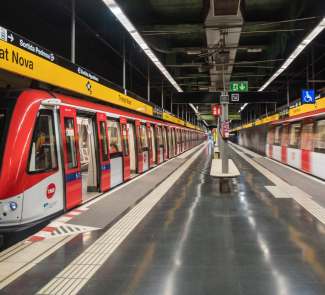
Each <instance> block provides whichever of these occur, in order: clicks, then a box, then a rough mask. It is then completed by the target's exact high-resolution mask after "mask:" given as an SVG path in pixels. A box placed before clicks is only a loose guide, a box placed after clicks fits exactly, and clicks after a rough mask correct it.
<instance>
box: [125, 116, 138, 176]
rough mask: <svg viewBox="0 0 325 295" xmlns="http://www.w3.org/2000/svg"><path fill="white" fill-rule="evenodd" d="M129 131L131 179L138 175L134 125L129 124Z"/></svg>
mask: <svg viewBox="0 0 325 295" xmlns="http://www.w3.org/2000/svg"><path fill="white" fill-rule="evenodd" d="M127 131H128V132H127V134H128V143H129V154H130V177H131V178H132V177H134V176H135V175H136V173H137V157H136V136H135V125H134V123H131V122H128V123H127Z"/></svg>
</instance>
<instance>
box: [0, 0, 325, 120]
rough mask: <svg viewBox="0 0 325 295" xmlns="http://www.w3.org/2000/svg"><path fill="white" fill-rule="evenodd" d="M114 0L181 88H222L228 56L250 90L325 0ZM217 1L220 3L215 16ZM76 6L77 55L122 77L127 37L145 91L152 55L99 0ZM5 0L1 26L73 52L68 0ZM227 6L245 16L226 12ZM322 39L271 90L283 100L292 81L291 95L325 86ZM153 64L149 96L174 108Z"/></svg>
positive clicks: (130, 72)
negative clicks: (146, 52) (324, 81)
mask: <svg viewBox="0 0 325 295" xmlns="http://www.w3.org/2000/svg"><path fill="white" fill-rule="evenodd" d="M117 2H118V3H119V4H120V6H121V7H122V8H123V10H124V11H125V13H126V14H127V15H128V17H129V18H130V20H131V21H132V22H133V23H134V25H135V26H136V27H137V29H138V30H139V32H140V33H141V34H142V36H143V37H144V38H145V40H146V41H147V42H148V44H149V45H150V46H151V48H152V49H153V51H154V52H155V53H156V55H157V56H158V57H159V58H160V60H161V61H162V63H163V64H164V65H165V66H166V68H167V69H168V70H169V71H170V73H171V74H172V76H173V77H174V78H175V79H176V81H177V82H178V83H179V84H180V86H181V87H182V88H183V89H184V91H207V90H222V89H220V88H221V85H222V83H220V82H221V81H220V79H221V77H222V76H221V75H220V74H221V67H220V64H226V66H225V67H224V69H225V70H224V72H225V77H226V81H231V80H233V81H234V80H245V81H248V82H249V88H250V90H251V91H256V90H258V88H259V87H261V86H262V85H263V84H264V82H265V81H266V80H267V79H268V78H269V77H270V76H271V75H272V74H273V73H274V72H275V71H276V70H277V69H278V68H279V66H280V65H281V64H282V63H283V61H284V60H285V59H286V58H287V57H288V56H289V54H290V53H291V52H292V51H293V50H294V49H295V48H296V46H297V45H298V44H299V43H300V42H301V40H302V39H303V38H304V36H305V35H306V34H308V33H309V31H311V29H312V28H313V27H314V26H315V25H316V24H317V23H318V22H319V21H320V19H321V18H322V17H323V16H325V1H322V0H242V1H239V0H215V1H213V0H212V1H210V0H117ZM212 2H214V3H215V9H214V10H213V14H214V16H213V17H212V16H211V13H212V12H211V10H212V7H211V6H210V5H211V3H212ZM76 6H77V11H76V12H77V39H76V41H77V52H76V54H77V59H76V62H77V63H78V64H80V65H81V66H84V67H86V68H88V69H90V70H92V71H94V72H95V73H97V74H100V75H102V76H103V77H105V78H107V79H109V80H111V81H112V82H114V83H117V84H119V85H122V52H123V40H125V42H126V56H127V88H128V89H130V90H131V91H133V92H135V93H137V94H139V95H140V96H142V97H144V98H145V97H146V96H147V68H148V67H147V66H148V62H147V58H146V56H145V55H144V54H143V53H142V52H141V50H140V48H139V47H138V46H137V45H136V44H134V42H133V41H132V40H131V39H130V37H129V36H128V34H127V33H126V32H125V30H124V29H123V28H122V26H121V25H120V24H119V22H117V21H116V20H115V18H114V16H113V15H112V14H111V13H110V12H109V10H108V9H107V7H106V6H105V4H104V3H103V1H102V0H92V1H88V0H76ZM2 7H3V9H1V10H0V25H1V26H4V27H7V28H9V29H11V30H13V31H15V32H17V33H19V34H21V35H23V36H25V37H27V38H29V39H31V40H32V41H34V42H36V43H39V44H40V45H42V46H44V47H46V48H48V49H50V50H52V51H55V52H57V53H58V54H60V55H62V56H64V57H66V58H69V57H70V36H71V35H70V17H71V1H67V0H57V1H38V0H25V1H19V0H3V1H2ZM238 12H240V13H239V14H238ZM229 14H230V15H231V14H237V16H238V15H240V17H239V18H238V17H237V18H234V17H227V15H228V16H229ZM237 35H238V38H237ZM324 46H325V40H324V36H323V35H321V36H320V37H319V38H317V39H316V40H315V41H314V42H313V44H312V46H309V47H308V50H305V51H304V53H303V54H302V55H301V57H299V58H298V59H297V61H295V63H294V64H293V65H292V66H291V67H290V68H289V69H288V70H287V71H286V72H285V74H284V75H282V76H281V77H279V78H278V79H277V80H276V81H275V82H273V83H272V84H271V86H270V87H268V89H267V90H275V91H278V92H279V95H280V96H281V97H283V102H284V103H285V102H286V92H287V84H288V81H289V90H290V97H291V98H292V100H293V99H297V98H298V97H299V92H300V89H301V88H302V86H310V84H312V86H315V88H316V89H321V88H322V87H324V85H323V84H322V82H317V83H316V82H315V80H317V81H323V79H325V77H323V76H324V75H325V70H324V66H325V54H324V53H323V51H324V50H323V49H324ZM313 60H314V65H313V66H312V61H313ZM307 65H308V66H307ZM150 69H151V70H150V71H151V88H152V91H151V100H152V101H153V102H155V103H156V104H158V105H160V104H161V89H162V87H163V88H164V107H165V108H167V109H170V108H171V98H172V95H173V94H172V93H173V92H174V91H175V90H174V89H173V88H172V86H171V85H169V84H168V82H167V81H166V80H164V79H163V78H162V76H161V74H160V73H159V72H158V71H157V70H156V69H155V67H154V66H153V65H151V67H150ZM313 73H314V74H313ZM307 77H308V79H307ZM307 80H309V83H308V81H307ZM311 80H312V81H314V82H312V81H311ZM0 82H1V81H0ZM231 108H232V110H233V112H237V110H238V107H236V106H232V107H231ZM269 108H270V106H269ZM173 111H174V112H175V113H177V111H178V112H179V113H180V114H181V107H177V106H174V108H173ZM189 111H190V109H189ZM199 111H200V112H201V113H202V114H203V115H204V116H205V117H204V118H205V119H206V121H208V123H210V124H213V122H214V119H213V118H212V117H211V107H210V106H209V105H199ZM260 112H264V106H250V107H248V108H247V110H246V111H245V113H244V114H243V116H245V118H246V117H249V116H252V115H258V114H259V113H260Z"/></svg>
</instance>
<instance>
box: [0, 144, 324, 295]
mask: <svg viewBox="0 0 325 295" xmlns="http://www.w3.org/2000/svg"><path fill="white" fill-rule="evenodd" d="M211 150H212V147H211V146H210V147H208V148H206V149H205V150H204V152H203V153H202V154H201V155H200V157H199V158H198V159H197V160H196V161H195V162H194V164H193V165H192V166H191V167H190V169H188V170H187V171H186V173H184V174H183V175H182V176H181V178H180V179H179V180H178V181H177V182H176V185H174V186H173V187H172V188H171V189H170V190H169V191H168V192H167V194H166V195H165V196H164V198H163V199H162V200H161V201H160V202H159V203H158V204H157V205H156V206H155V207H154V208H153V210H152V211H151V212H150V213H149V214H148V215H147V216H146V217H145V219H144V220H143V221H142V222H141V223H140V225H138V226H137V227H136V228H135V230H134V231H133V232H132V233H131V234H130V235H129V237H128V238H127V239H126V240H125V241H124V242H123V243H122V244H121V245H120V246H119V247H118V249H117V250H116V251H115V252H114V253H113V255H112V256H111V257H110V258H109V259H108V260H107V261H106V262H105V264H104V265H103V266H102V267H101V268H100V270H99V271H98V272H96V273H95V275H94V276H93V277H91V278H90V280H89V281H88V283H87V284H86V285H85V286H84V287H83V289H82V290H81V291H80V292H79V294H137V295H140V294H141V295H156V294H157V295H159V294H162V295H192V294H193V295H194V294H195V295H198V294H222V295H224V294H225V295H232V294H242V295H246V294H247V295H254V294H258V295H268V294H272V295H286V294H293V295H302V294H304V295H307V294H308V295H313V294H317V295H321V294H325V227H324V225H323V224H321V223H319V222H318V221H317V220H316V219H314V218H313V217H312V216H311V215H310V214H309V213H308V212H306V211H305V210H304V209H303V208H302V207H300V206H299V205H298V204H297V203H295V201H294V200H293V199H275V198H273V196H272V195H271V194H270V193H269V192H268V191H267V190H266V189H265V186H266V185H272V183H270V181H269V180H267V179H266V178H265V177H264V176H263V175H261V174H260V173H259V172H257V171H256V170H255V169H254V168H253V167H252V166H250V165H249V164H248V163H247V162H245V161H244V160H243V159H242V158H240V157H239V156H238V155H237V154H236V153H234V152H232V151H229V153H230V155H231V157H232V158H233V159H234V161H235V163H236V165H237V167H238V168H239V169H240V171H241V173H242V174H241V176H240V178H238V179H236V180H233V181H231V182H230V184H229V186H228V185H226V186H224V185H223V189H222V191H223V192H222V193H221V192H220V183H219V180H218V179H215V178H211V177H210V175H209V171H210V164H211ZM324 197H325V196H324ZM104 231H105V229H104V230H101V231H97V232H93V233H91V234H87V235H84V236H83V235H79V236H78V237H76V238H75V239H74V240H72V241H71V242H70V243H68V244H67V245H65V246H64V247H62V248H61V249H59V250H58V251H57V252H56V253H54V254H53V255H51V256H50V257H48V258H47V259H45V260H44V261H43V262H42V263H40V264H38V265H37V266H36V267H34V268H33V269H31V270H30V271H29V272H27V273H26V274H25V275H24V276H23V277H21V278H20V279H18V280H16V281H15V282H13V283H12V284H11V285H9V286H8V287H6V288H5V289H3V290H2V291H0V294H35V293H36V292H37V291H38V290H40V288H41V287H42V286H43V285H44V284H45V283H47V281H49V280H51V279H52V278H53V277H54V276H55V275H56V274H57V273H58V272H59V271H60V270H61V269H62V268H63V267H65V266H66V265H68V264H69V263H70V262H71V261H72V259H74V258H75V257H76V256H77V255H79V254H80V253H81V252H82V251H84V250H85V249H87V247H89V245H91V243H93V242H94V241H95V240H96V239H97V238H98V237H100V236H101V234H103V233H104ZM2 292H3V293H2Z"/></svg>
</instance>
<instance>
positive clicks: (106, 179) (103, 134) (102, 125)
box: [96, 113, 111, 192]
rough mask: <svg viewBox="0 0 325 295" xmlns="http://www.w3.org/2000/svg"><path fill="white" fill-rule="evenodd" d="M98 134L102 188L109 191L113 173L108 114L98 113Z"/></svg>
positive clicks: (103, 190)
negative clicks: (111, 171) (111, 170)
mask: <svg viewBox="0 0 325 295" xmlns="http://www.w3.org/2000/svg"><path fill="white" fill-rule="evenodd" d="M96 116H97V132H98V134H97V136H98V139H99V140H98V147H99V164H100V165H99V167H100V169H99V170H100V172H99V174H100V177H99V178H100V190H101V191H102V192H105V191H108V190H109V188H110V182H111V174H110V159H109V149H108V132H107V123H106V115H105V114H102V113H97V115H96Z"/></svg>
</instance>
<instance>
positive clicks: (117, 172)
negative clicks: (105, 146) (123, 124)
mask: <svg viewBox="0 0 325 295" xmlns="http://www.w3.org/2000/svg"><path fill="white" fill-rule="evenodd" d="M107 126H108V137H109V147H110V148H109V151H110V158H111V187H115V186H117V185H119V184H121V183H122V182H123V148H122V139H121V128H120V122H119V121H118V120H117V119H113V118H109V119H108V120H107Z"/></svg>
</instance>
